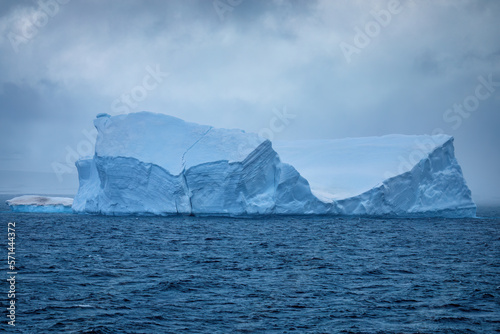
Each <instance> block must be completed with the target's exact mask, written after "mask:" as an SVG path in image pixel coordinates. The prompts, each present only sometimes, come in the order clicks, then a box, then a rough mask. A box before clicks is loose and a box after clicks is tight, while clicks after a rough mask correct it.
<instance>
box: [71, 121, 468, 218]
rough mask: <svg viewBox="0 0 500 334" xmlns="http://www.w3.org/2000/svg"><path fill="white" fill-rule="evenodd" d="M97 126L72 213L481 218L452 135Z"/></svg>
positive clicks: (171, 124)
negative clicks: (278, 137)
mask: <svg viewBox="0 0 500 334" xmlns="http://www.w3.org/2000/svg"><path fill="white" fill-rule="evenodd" d="M94 124H95V126H96V128H97V130H98V137H97V141H96V147H95V155H94V156H93V157H90V158H86V159H81V160H79V161H77V164H76V165H77V168H78V173H79V181H80V188H79V190H78V194H77V196H76V197H75V199H74V203H73V210H74V211H75V212H80V213H97V214H109V215H128V214H154V215H167V214H194V215H228V216H247V215H272V214H320V215H323V214H330V215H385V216H452V217H463V216H466V217H468V216H474V215H475V205H474V203H473V202H472V200H471V194H470V191H469V189H468V188H467V185H466V184H465V181H464V179H463V176H462V172H461V169H460V166H459V165H458V163H457V161H456V159H455V157H454V152H453V139H452V138H451V137H448V136H433V137H431V136H401V135H395V136H386V137H373V138H361V139H344V140H336V141H335V140H330V141H328V140H327V141H304V142H288V143H286V142H276V143H274V144H272V143H271V142H270V141H268V140H264V139H262V138H260V137H259V136H257V135H255V134H250V133H245V132H243V131H241V130H228V129H216V128H213V127H210V126H204V125H198V124H194V123H188V122H185V121H182V120H180V119H178V118H175V117H171V116H167V115H163V114H153V113H148V112H140V113H133V114H128V115H119V116H114V117H110V116H109V115H107V114H100V115H98V117H97V118H96V119H95V121H94ZM405 159H407V160H408V161H406V160H405Z"/></svg>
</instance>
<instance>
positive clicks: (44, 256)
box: [0, 209, 500, 333]
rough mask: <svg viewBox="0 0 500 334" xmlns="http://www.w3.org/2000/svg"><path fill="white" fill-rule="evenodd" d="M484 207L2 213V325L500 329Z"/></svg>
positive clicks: (497, 274)
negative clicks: (456, 210) (369, 214)
mask: <svg viewBox="0 0 500 334" xmlns="http://www.w3.org/2000/svg"><path fill="white" fill-rule="evenodd" d="M480 215H483V216H487V217H483V218H479V219H368V218H300V217H282V218H270V219H230V218H194V217H171V218H168V217H101V216H85V215H70V214H19V213H18V214H13V213H8V212H1V213H0V221H1V226H2V227H1V229H2V234H1V238H2V240H3V241H2V242H1V245H2V247H3V249H4V251H3V252H2V254H4V256H3V257H2V258H3V260H1V261H2V265H1V266H0V268H2V272H0V275H2V276H3V277H4V279H2V281H4V285H3V289H1V292H0V300H1V303H2V304H1V305H2V310H3V311H2V323H1V327H0V328H1V329H0V330H1V331H12V332H16V333H495V332H500V218H498V217H500V212H499V211H498V210H495V209H491V210H484V211H482V212H480ZM495 217H497V218H495ZM8 222H16V261H17V264H18V274H17V277H16V297H17V301H16V306H17V308H16V327H15V330H13V329H12V328H9V326H8V325H7V317H6V315H7V311H6V307H7V290H8V284H7V282H6V278H8V277H7V223H8Z"/></svg>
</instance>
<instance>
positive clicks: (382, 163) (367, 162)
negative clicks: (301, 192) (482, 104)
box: [273, 135, 451, 202]
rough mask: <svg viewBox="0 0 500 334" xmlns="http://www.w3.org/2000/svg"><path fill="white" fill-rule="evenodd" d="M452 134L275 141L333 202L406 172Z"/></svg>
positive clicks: (315, 191) (316, 191)
mask: <svg viewBox="0 0 500 334" xmlns="http://www.w3.org/2000/svg"><path fill="white" fill-rule="evenodd" d="M450 139H451V137H450V136H446V135H436V136H428V135H424V136H406V135H388V136H383V137H365V138H345V139H336V140H305V141H275V142H273V148H274V150H275V151H276V152H278V154H279V156H280V158H281V161H282V162H284V163H288V164H291V165H292V166H294V167H295V168H296V169H297V171H298V172H299V173H300V174H301V175H302V176H303V177H304V178H305V179H307V181H309V184H310V186H311V190H312V192H313V194H314V195H315V196H316V197H318V198H319V199H320V200H323V201H326V202H331V201H333V200H339V199H343V198H348V197H353V196H357V195H359V194H362V193H364V192H366V191H368V190H370V189H372V188H374V187H375V186H377V185H379V184H381V183H382V182H383V181H384V180H386V179H388V178H390V177H393V176H396V175H398V174H402V173H405V172H407V171H409V170H410V169H412V168H413V167H414V166H415V165H416V164H417V163H418V162H419V161H420V160H422V159H423V158H425V157H427V156H428V155H429V154H430V153H431V152H432V151H434V150H435V149H436V148H437V147H440V146H442V145H443V144H444V143H445V142H447V141H448V140H450Z"/></svg>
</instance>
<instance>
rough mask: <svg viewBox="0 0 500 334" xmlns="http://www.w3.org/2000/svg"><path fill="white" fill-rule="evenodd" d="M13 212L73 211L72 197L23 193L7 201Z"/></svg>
mask: <svg viewBox="0 0 500 334" xmlns="http://www.w3.org/2000/svg"><path fill="white" fill-rule="evenodd" d="M7 205H8V206H9V207H10V209H11V210H12V211H14V212H45V213H73V209H72V208H71V207H72V205H73V199H72V198H69V197H46V196H38V195H24V196H19V197H14V198H12V199H9V200H8V201H7Z"/></svg>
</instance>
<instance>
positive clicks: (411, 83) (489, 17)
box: [0, 0, 500, 203]
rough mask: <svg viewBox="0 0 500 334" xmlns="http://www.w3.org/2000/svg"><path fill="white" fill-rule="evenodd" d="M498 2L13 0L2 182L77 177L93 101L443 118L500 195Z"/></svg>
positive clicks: (332, 128)
mask: <svg viewBox="0 0 500 334" xmlns="http://www.w3.org/2000/svg"><path fill="white" fill-rule="evenodd" d="M499 18H500V1H497V0H491V1H489V0H482V1H481V0H475V1H472V0H470V1H469V0H428V1H426V0H423V1H419V0H413V1H403V0H401V1H397V0H381V1H378V0H373V1H368V0H366V1H356V0H341V1H340V0H339V1H335V0H318V1H311V0H308V1H306V0H303V1H292V0H290V1H286V0H274V1H272V0H266V1H264V0H262V1H260V0H243V1H241V0H216V1H212V0H199V1H195V0H192V1H187V0H182V1H181V0H178V1H165V0H157V1H156V0H143V1H139V0H115V1H111V0H109V1H106V0H85V1H83V0H71V1H68V0H58V1H57V0H41V1H38V2H37V1H30V0H24V1H23V0H2V1H1V2H0V74H1V75H0V142H1V145H0V180H1V181H2V184H0V192H12V191H19V192H34V191H40V189H39V188H40V187H41V188H42V189H44V190H45V193H57V192H61V191H63V190H68V192H73V193H74V192H76V188H75V187H76V184H77V182H76V180H77V176H76V174H75V169H74V168H73V162H74V160H75V159H76V155H88V154H92V152H91V149H90V144H91V141H92V135H93V132H92V130H93V126H92V120H93V119H94V118H95V116H96V114H98V113H109V114H112V115H114V114H119V113H125V112H133V111H140V110H148V111H153V112H159V113H165V114H170V115H173V116H177V117H180V118H183V119H185V120H188V121H193V122H197V123H202V124H210V125H214V126H216V127H229V128H241V129H244V130H246V131H250V132H257V133H263V134H264V133H265V134H266V135H268V136H270V135H272V136H273V137H274V138H275V139H316V138H342V137H357V136H373V135H384V134H392V133H402V134H431V133H433V132H444V133H447V134H450V135H453V136H454V137H455V150H456V156H457V158H458V161H459V163H460V164H461V165H462V168H463V172H464V175H465V178H466V180H467V182H468V184H469V186H470V188H471V190H472V192H473V197H474V199H475V200H476V201H477V202H479V203H488V202H491V203H493V202H495V203H500V190H499V189H500V173H499V171H500V155H499V148H498V145H499V143H500V131H499V129H498V127H499V126H500V26H499V24H498V22H499ZM277 113H279V114H280V115H281V116H282V117H283V119H284V122H283V124H285V126H281V124H279V125H280V126H279V127H276V126H274V127H273V118H274V117H276V114H277ZM283 115H285V116H283ZM287 115H288V116H287ZM292 116H293V117H292ZM275 125H276V124H275ZM271 128H273V130H272V131H268V130H270V129H271ZM266 129H268V130H266ZM26 172H29V173H26ZM42 173H43V174H42ZM40 175H43V177H40ZM42 179H43V180H42ZM37 180H38V181H40V184H37V182H38V181H37ZM41 180H42V181H41ZM65 187H66V188H65Z"/></svg>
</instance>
